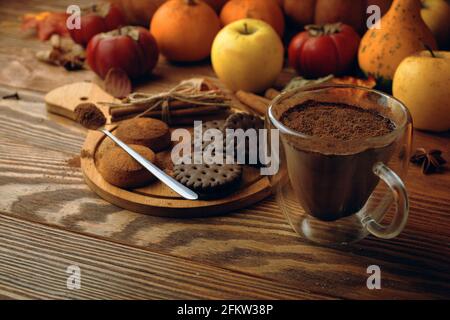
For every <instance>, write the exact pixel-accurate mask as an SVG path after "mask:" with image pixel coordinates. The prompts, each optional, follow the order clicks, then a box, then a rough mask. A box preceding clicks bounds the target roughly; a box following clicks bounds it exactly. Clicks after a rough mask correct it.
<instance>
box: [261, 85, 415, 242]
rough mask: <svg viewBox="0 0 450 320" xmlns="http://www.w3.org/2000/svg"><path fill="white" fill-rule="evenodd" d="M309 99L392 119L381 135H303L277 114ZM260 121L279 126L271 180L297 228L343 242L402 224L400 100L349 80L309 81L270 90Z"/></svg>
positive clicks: (403, 116) (394, 230) (403, 119)
mask: <svg viewBox="0 0 450 320" xmlns="http://www.w3.org/2000/svg"><path fill="white" fill-rule="evenodd" d="M308 100H314V101H318V102H331V103H336V104H338V103H343V104H348V105H353V106H358V107H361V108H364V109H367V110H375V111H377V112H378V113H380V114H381V115H383V116H385V117H387V118H389V119H391V121H393V122H394V123H395V129H394V130H393V131H392V132H390V133H388V134H386V135H384V136H380V137H371V138H360V139H357V140H350V141H338V140H333V139H331V138H319V137H314V136H308V135H305V134H302V133H300V132H297V131H294V130H291V129H290V128H288V127H286V126H284V125H283V124H282V123H281V122H280V121H279V120H280V118H281V116H282V114H283V112H284V111H286V110H288V109H290V108H292V107H294V106H296V105H298V104H301V103H303V102H305V101H308ZM338 107H339V106H336V108H338ZM266 127H268V129H278V133H279V137H280V146H279V150H270V152H271V154H272V156H273V155H274V154H276V153H279V154H278V159H279V170H278V172H277V173H276V174H275V175H273V176H270V181H271V184H272V187H273V188H274V193H275V195H276V200H277V203H278V205H279V207H280V209H281V210H282V212H283V213H284V215H285V216H286V218H287V220H288V221H289V223H290V225H291V226H292V228H293V229H294V230H295V231H296V232H297V233H298V234H299V235H301V236H303V237H304V238H306V239H308V240H311V241H313V242H316V243H320V244H324V245H341V244H349V243H352V242H356V241H358V240H361V239H362V238H364V237H366V236H367V235H368V234H369V233H370V234H372V235H374V236H376V237H379V238H384V239H389V238H393V237H396V236H397V235H398V234H399V233H400V232H401V231H402V230H403V228H404V226H405V224H406V221H407V219H408V210H409V201H408V195H407V193H406V189H405V186H404V183H403V181H402V179H403V178H404V177H405V175H406V172H407V169H408V164H409V157H410V153H411V142H412V122H411V116H410V114H409V112H408V109H407V108H406V107H405V106H404V105H403V104H402V103H401V102H400V101H398V100H396V99H395V98H393V97H391V96H389V95H387V94H384V93H382V92H379V91H376V90H371V89H367V88H362V87H357V86H352V85H318V86H310V87H307V88H304V89H296V90H291V91H287V92H284V93H282V94H281V95H279V96H278V97H276V98H275V99H274V100H273V101H272V103H271V105H270V107H269V109H268V115H267V117H266ZM268 131H269V134H270V130H268ZM381 181H382V182H384V183H382V182H381ZM392 204H395V206H391V205H392ZM387 213H389V214H388V216H389V215H390V216H392V217H391V221H390V223H389V224H388V225H386V224H383V223H382V220H383V219H384V218H385V216H386V214H387Z"/></svg>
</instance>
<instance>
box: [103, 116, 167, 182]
mask: <svg viewBox="0 0 450 320" xmlns="http://www.w3.org/2000/svg"><path fill="white" fill-rule="evenodd" d="M114 134H115V135H116V136H117V137H118V138H119V139H120V140H122V141H123V142H125V143H126V144H128V145H129V146H130V147H132V148H133V149H134V150H135V151H136V152H138V153H139V154H140V155H142V156H144V157H145V158H146V159H147V160H149V161H150V162H155V160H156V155H155V153H156V152H160V151H163V150H166V149H169V148H170V146H171V140H170V129H169V127H168V126H167V124H166V123H164V122H162V121H160V120H157V119H152V118H136V119H130V120H125V121H123V122H121V123H120V124H119V126H118V127H117V129H116V130H115V131H114ZM96 162H97V168H98V171H99V172H100V174H101V175H102V177H103V178H104V179H105V180H106V181H107V182H109V183H110V184H112V185H115V186H117V187H120V188H124V189H131V188H138V187H142V186H145V185H148V184H150V183H151V182H153V181H154V180H155V177H154V176H153V175H152V174H151V173H150V172H148V171H147V170H146V169H145V168H144V167H142V166H141V165H140V164H139V163H138V162H137V161H136V160H134V159H133V158H132V157H130V156H129V155H128V154H127V153H126V152H125V151H123V150H122V149H121V148H120V147H118V146H116V145H115V144H114V142H112V141H111V140H110V139H105V140H104V141H103V143H102V145H101V146H100V147H99V149H98V151H97V153H96Z"/></svg>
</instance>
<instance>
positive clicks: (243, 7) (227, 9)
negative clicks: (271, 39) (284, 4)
mask: <svg viewBox="0 0 450 320" xmlns="http://www.w3.org/2000/svg"><path fill="white" fill-rule="evenodd" d="M245 18H253V19H260V20H263V21H265V22H267V23H268V24H270V25H271V26H272V27H273V28H274V29H275V31H276V32H277V33H278V34H279V35H280V36H282V35H283V33H284V16H283V11H282V10H281V8H280V6H279V4H278V1H277V0H230V1H228V2H227V3H226V4H225V6H224V7H223V9H222V12H221V13H220V20H221V21H222V24H223V25H227V24H229V23H231V22H234V21H236V20H240V19H245Z"/></svg>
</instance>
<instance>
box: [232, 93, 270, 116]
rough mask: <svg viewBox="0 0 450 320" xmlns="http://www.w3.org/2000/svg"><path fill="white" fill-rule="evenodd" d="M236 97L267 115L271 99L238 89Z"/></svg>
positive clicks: (254, 109) (261, 113)
mask: <svg viewBox="0 0 450 320" xmlns="http://www.w3.org/2000/svg"><path fill="white" fill-rule="evenodd" d="M236 98H238V100H239V101H240V102H242V103H243V104H245V105H247V106H248V107H249V108H250V109H252V110H253V111H256V112H257V113H259V114H260V115H265V114H266V111H267V108H268V106H269V103H270V100H268V99H266V98H264V97H261V96H258V95H256V94H254V93H251V92H246V91H242V90H240V91H238V92H236Z"/></svg>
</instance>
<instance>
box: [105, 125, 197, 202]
mask: <svg viewBox="0 0 450 320" xmlns="http://www.w3.org/2000/svg"><path fill="white" fill-rule="evenodd" d="M97 130H98V131H100V132H102V133H104V134H105V135H106V136H108V137H109V138H110V139H111V140H112V141H114V142H115V143H116V144H117V145H118V146H119V147H121V148H122V149H123V150H125V152H126V153H128V154H129V155H130V156H131V157H132V158H133V159H134V160H136V161H137V162H139V163H140V164H141V165H142V166H143V167H144V168H145V169H147V170H148V171H150V172H151V173H152V174H153V175H154V176H155V177H156V178H158V179H159V180H160V181H161V182H163V183H165V184H166V185H167V186H168V187H169V188H170V189H172V190H173V191H175V192H176V193H178V194H179V195H180V196H182V197H183V198H185V199H188V200H197V199H198V195H197V193H195V192H194V191H192V190H191V189H189V188H186V187H185V186H184V185H182V184H181V183H179V182H178V181H176V180H175V179H174V178H172V177H171V176H169V175H168V174H166V173H165V172H164V171H162V170H161V169H159V168H158V167H157V166H155V165H154V164H153V163H151V162H150V161H148V160H147V159H145V158H144V157H143V156H141V155H140V154H139V153H137V152H136V151H134V150H133V149H132V148H130V147H129V146H128V145H127V144H125V143H124V142H123V141H121V140H120V139H118V138H117V137H116V136H114V135H113V134H112V133H111V132H109V131H108V130H106V129H104V128H101V129H97Z"/></svg>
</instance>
